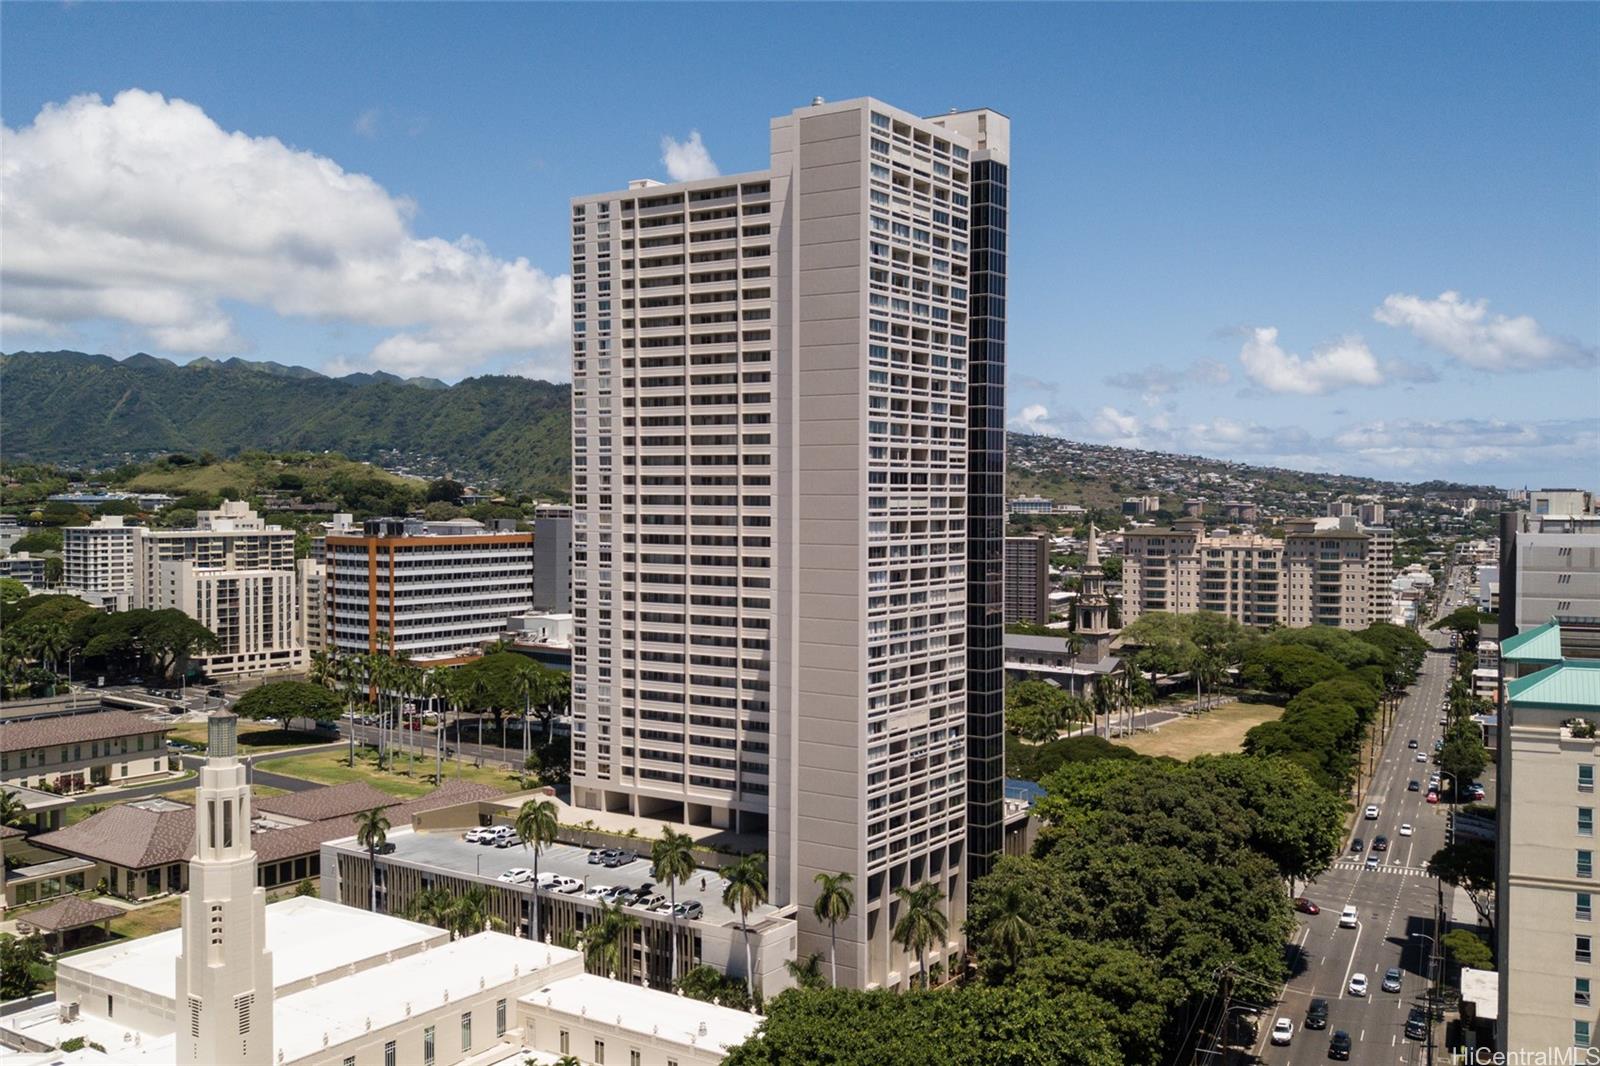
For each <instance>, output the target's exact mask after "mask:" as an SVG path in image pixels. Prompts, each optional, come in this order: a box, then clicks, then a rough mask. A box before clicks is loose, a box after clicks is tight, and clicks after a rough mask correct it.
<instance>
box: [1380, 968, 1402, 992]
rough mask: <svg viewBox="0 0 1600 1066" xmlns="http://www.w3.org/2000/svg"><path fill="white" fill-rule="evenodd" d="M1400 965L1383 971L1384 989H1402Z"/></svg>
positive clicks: (1386, 990) (1391, 990) (1393, 990)
mask: <svg viewBox="0 0 1600 1066" xmlns="http://www.w3.org/2000/svg"><path fill="white" fill-rule="evenodd" d="M1400 977H1401V975H1400V967H1398V966H1391V967H1389V968H1388V969H1387V970H1385V971H1383V990H1384V991H1385V992H1398V991H1400Z"/></svg>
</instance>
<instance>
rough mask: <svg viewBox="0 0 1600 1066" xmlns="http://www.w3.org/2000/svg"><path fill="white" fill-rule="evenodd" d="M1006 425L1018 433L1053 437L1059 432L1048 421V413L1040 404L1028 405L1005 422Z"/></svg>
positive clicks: (1055, 426)
mask: <svg viewBox="0 0 1600 1066" xmlns="http://www.w3.org/2000/svg"><path fill="white" fill-rule="evenodd" d="M1006 425H1008V426H1010V427H1011V428H1012V429H1014V430H1016V431H1017V432H1018V433H1045V434H1049V435H1051V436H1055V435H1057V434H1059V433H1060V432H1061V429H1060V427H1059V426H1057V425H1056V424H1055V423H1054V422H1052V421H1051V420H1050V412H1049V410H1048V409H1047V408H1046V407H1045V405H1044V404H1042V403H1030V404H1028V406H1026V407H1024V408H1023V409H1022V410H1021V411H1018V412H1017V413H1016V414H1014V415H1012V416H1011V417H1010V418H1009V419H1007V420H1006Z"/></svg>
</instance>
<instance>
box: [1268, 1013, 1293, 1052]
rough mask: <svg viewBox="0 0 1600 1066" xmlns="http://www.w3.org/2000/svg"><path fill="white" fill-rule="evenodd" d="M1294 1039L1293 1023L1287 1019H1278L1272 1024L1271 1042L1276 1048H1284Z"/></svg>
mask: <svg viewBox="0 0 1600 1066" xmlns="http://www.w3.org/2000/svg"><path fill="white" fill-rule="evenodd" d="M1293 1039H1294V1022H1292V1021H1290V1020H1289V1019H1288V1018H1279V1019H1278V1020H1277V1021H1275V1022H1273V1023H1272V1042H1273V1043H1274V1044H1276V1045H1277V1046H1278V1047H1284V1046H1286V1045H1287V1044H1288V1043H1289V1042H1290V1041H1292V1040H1293Z"/></svg>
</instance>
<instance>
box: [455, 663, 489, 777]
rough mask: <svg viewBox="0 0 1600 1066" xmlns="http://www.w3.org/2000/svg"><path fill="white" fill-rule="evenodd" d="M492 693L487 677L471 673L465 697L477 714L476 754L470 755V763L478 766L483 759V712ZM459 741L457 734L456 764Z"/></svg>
mask: <svg viewBox="0 0 1600 1066" xmlns="http://www.w3.org/2000/svg"><path fill="white" fill-rule="evenodd" d="M493 695H494V690H493V687H492V686H491V685H490V684H489V679H488V678H487V677H485V676H484V675H483V674H482V673H475V674H473V676H472V679H471V680H470V681H468V682H467V697H468V699H469V700H470V701H471V703H472V709H473V711H474V713H476V714H477V716H478V751H477V754H475V755H473V757H472V765H474V766H479V765H481V763H482V759H483V712H484V711H486V710H488V708H489V704H490V703H491V702H492V700H491V697H492V696H493ZM457 732H458V733H459V732H460V730H459V729H457ZM460 742H461V738H460V737H459V736H457V737H456V763H457V765H459V764H460V762H461V743H460Z"/></svg>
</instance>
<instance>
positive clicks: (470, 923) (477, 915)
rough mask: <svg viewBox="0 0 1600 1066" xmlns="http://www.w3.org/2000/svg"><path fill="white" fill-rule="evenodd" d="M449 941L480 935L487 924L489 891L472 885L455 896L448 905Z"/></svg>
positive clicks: (488, 919)
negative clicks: (475, 934)
mask: <svg viewBox="0 0 1600 1066" xmlns="http://www.w3.org/2000/svg"><path fill="white" fill-rule="evenodd" d="M449 917H450V939H451V940H455V939H456V938H457V937H461V938H465V937H469V936H471V935H472V934H474V933H481V932H483V930H484V927H485V926H486V925H488V924H489V922H490V918H489V891H488V890H487V889H485V888H484V887H483V886H482V885H474V886H473V887H471V888H469V889H467V890H466V891H465V892H463V893H461V895H459V896H457V897H456V898H455V900H454V902H453V903H451V905H450V912H449Z"/></svg>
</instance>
